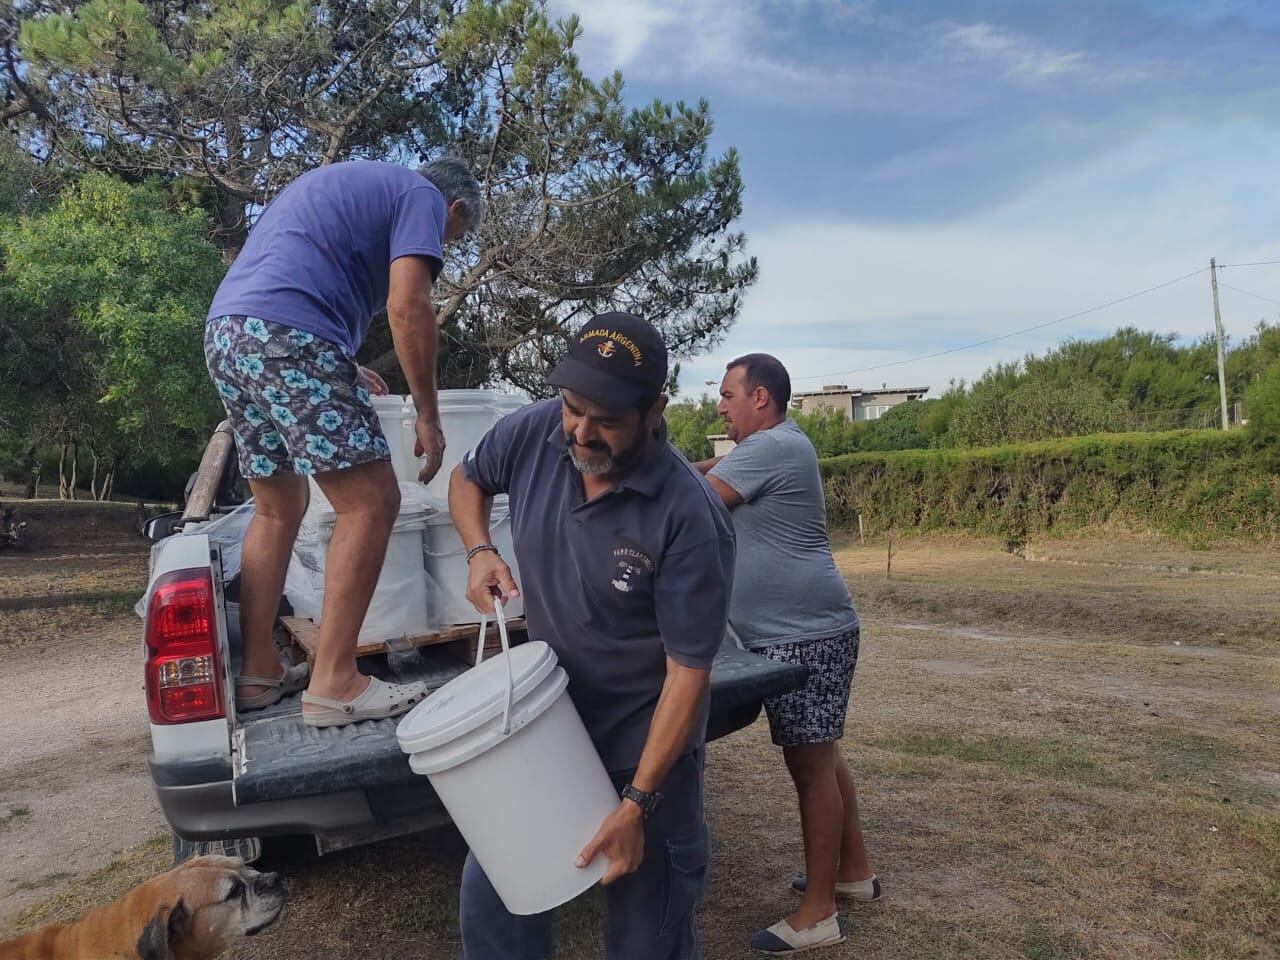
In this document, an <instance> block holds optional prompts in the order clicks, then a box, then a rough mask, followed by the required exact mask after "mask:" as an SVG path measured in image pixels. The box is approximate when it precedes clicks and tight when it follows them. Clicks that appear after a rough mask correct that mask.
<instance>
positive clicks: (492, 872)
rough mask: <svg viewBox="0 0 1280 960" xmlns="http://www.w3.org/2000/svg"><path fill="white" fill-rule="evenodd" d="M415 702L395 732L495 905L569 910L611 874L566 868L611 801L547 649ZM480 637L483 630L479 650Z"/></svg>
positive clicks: (501, 660) (483, 668)
mask: <svg viewBox="0 0 1280 960" xmlns="http://www.w3.org/2000/svg"><path fill="white" fill-rule="evenodd" d="M498 624H499V633H500V634H501V636H502V643H503V650H504V652H503V653H501V654H499V655H497V656H495V657H493V658H492V659H490V660H487V661H484V662H483V663H477V665H476V666H475V667H474V668H473V669H471V670H468V671H467V672H466V673H464V674H462V676H460V677H457V678H456V679H454V680H452V681H450V682H449V683H447V684H446V685H445V686H443V687H441V688H440V689H439V690H437V691H436V692H435V693H433V694H431V696H429V697H427V699H426V700H424V701H423V702H422V703H420V704H418V706H416V707H415V708H414V709H413V710H412V711H411V712H410V713H409V714H408V716H406V717H405V718H404V719H403V720H402V721H401V722H400V725H399V727H398V728H397V730H396V736H397V738H398V740H399V742H400V749H401V750H403V751H404V752H405V753H407V754H409V766H410V768H411V769H412V770H413V771H414V772H415V773H420V774H424V775H426V777H427V778H428V779H429V780H430V781H431V786H432V787H433V788H434V790H435V792H436V794H437V795H438V796H439V797H440V800H441V802H442V803H443V804H444V806H445V809H446V810H448V811H449V816H450V817H452V818H453V822H454V823H455V824H456V825H457V827H458V830H459V831H460V832H461V833H462V836H463V837H464V838H465V839H466V841H467V844H468V845H469V846H470V847H471V852H472V853H474V854H475V857H476V860H477V861H478V862H479V864H480V866H481V867H482V868H483V869H484V872H485V874H486V875H487V876H488V877H489V881H490V882H491V883H492V884H493V888H494V890H495V891H497V894H498V896H499V897H500V898H501V899H502V902H503V904H505V905H506V908H507V909H508V910H510V911H511V912H512V913H515V914H518V915H522V916H527V915H530V914H535V913H542V912H543V911H544V910H551V909H552V908H554V907H558V906H560V905H561V904H562V903H566V902H568V901H569V900H572V899H573V898H574V897H576V896H578V895H579V894H580V893H582V892H584V891H585V890H587V889H588V888H590V887H591V886H592V885H594V884H595V883H597V882H598V881H599V880H600V879H601V878H602V877H603V876H604V874H605V871H606V870H607V869H608V862H607V860H606V858H605V857H604V856H603V855H602V856H598V857H596V859H595V861H594V862H592V863H591V864H590V865H588V866H587V867H584V868H578V867H576V866H574V860H575V859H576V857H577V856H578V854H579V853H580V852H581V851H582V849H583V847H585V846H586V845H587V844H588V843H590V842H591V839H592V838H593V837H594V836H595V834H596V831H597V830H598V829H599V828H600V825H601V824H602V823H603V822H604V820H605V818H606V817H608V816H609V814H610V813H612V812H613V811H614V810H615V809H616V808H617V806H618V794H617V791H616V790H615V789H614V786H613V782H612V781H611V780H610V779H609V774H608V773H607V772H606V771H605V769H604V764H603V763H601V762H600V756H599V754H597V753H596V750H595V747H594V745H593V744H592V743H591V739H590V738H589V737H588V736H587V731H586V728H585V727H584V726H583V725H582V720H581V718H580V717H579V716H578V711H577V710H576V709H575V708H574V706H573V701H572V700H570V699H569V696H568V694H567V692H566V690H567V688H568V684H569V681H568V677H566V676H565V672H564V670H563V669H562V668H560V667H558V666H557V665H556V655H555V653H554V652H553V651H552V650H551V648H550V647H548V646H547V645H546V644H545V643H542V642H541V641H534V642H532V643H526V644H524V645H522V646H518V647H516V648H515V649H514V650H512V649H510V648H509V646H508V641H507V633H506V625H505V622H504V620H503V619H502V615H501V613H499V621H498ZM483 637H484V627H483V625H482V626H481V646H483Z"/></svg>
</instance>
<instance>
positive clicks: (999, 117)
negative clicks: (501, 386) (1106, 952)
mask: <svg viewBox="0 0 1280 960" xmlns="http://www.w3.org/2000/svg"><path fill="white" fill-rule="evenodd" d="M552 8H553V10H554V11H555V12H556V13H558V14H564V13H568V12H571V11H573V12H577V13H578V14H579V16H580V17H581V19H582V23H583V28H584V36H583V38H582V40H581V41H580V43H579V48H578V49H579V53H580V55H581V57H582V60H583V64H584V66H585V67H586V68H587V70H588V72H590V73H591V74H592V75H594V76H597V77H598V76H600V75H603V74H604V73H607V72H609V71H612V70H613V69H615V68H616V69H620V70H622V72H623V75H624V77H625V79H626V81H627V91H628V96H629V97H630V98H631V99H632V100H633V101H634V102H636V103H643V102H645V101H648V100H650V99H652V98H654V97H660V98H662V99H664V100H677V99H685V100H697V99H698V98H700V97H706V98H707V99H708V100H710V102H711V106H712V112H713V116H714V117H715V120H716V133H715V143H716V146H717V147H718V148H720V149H724V148H727V147H729V146H735V147H737V148H738V150H739V152H740V153H741V157H742V170H743V178H744V180H745V183H746V194H745V211H744V215H743V218H742V220H741V226H742V228H743V229H744V230H745V231H746V233H747V235H748V238H749V250H750V252H751V253H752V254H754V255H756V256H757V257H758V258H759V260H760V266H761V278H760V281H759V282H758V283H757V285H756V286H755V287H754V288H753V289H752V291H751V292H750V293H749V294H748V296H747V302H746V306H745V308H744V309H743V312H742V314H741V317H740V319H739V321H738V323H737V325H736V326H735V327H734V328H733V330H732V331H731V333H730V334H729V336H728V337H727V339H726V341H725V343H724V344H723V345H722V346H721V347H719V348H717V349H716V350H714V351H713V352H712V353H710V354H708V355H706V356H704V357H700V358H697V359H696V360H693V361H690V362H687V363H686V364H685V368H684V369H685V373H684V376H683V377H682V384H681V386H682V389H683V390H684V391H685V392H686V393H687V394H695V395H696V394H697V393H699V392H701V391H702V390H704V389H705V388H704V386H703V381H704V380H706V379H713V378H714V379H718V377H719V373H720V371H721V370H722V369H723V365H724V362H725V361H726V360H728V359H729V358H731V357H732V356H735V355H737V354H739V353H743V352H747V351H750V350H766V351H769V352H772V353H775V354H777V355H778V356H779V357H780V358H781V359H782V360H783V362H784V363H786V364H787V366H788V367H789V369H790V370H791V373H792V377H793V379H794V381H795V387H796V389H797V390H803V389H817V388H818V387H819V386H820V385H821V384H822V383H824V382H841V383H849V384H851V385H854V386H868V387H870V386H879V385H880V384H881V383H884V382H888V383H889V384H890V385H891V386H893V385H908V384H909V385H912V386H914V385H921V384H928V385H930V386H932V387H934V388H935V389H934V394H935V395H936V393H937V392H939V390H940V389H941V388H945V386H946V384H947V382H948V381H949V380H951V379H953V378H955V379H959V378H965V379H968V380H972V379H973V378H974V377H976V376H978V375H980V374H981V373H982V371H983V370H985V369H986V368H987V367H989V366H990V365H991V364H993V363H994V362H996V361H999V360H1009V359H1016V358H1018V357H1020V356H1022V355H1024V354H1026V353H1027V352H1039V351H1043V350H1044V349H1045V348H1047V347H1049V346H1052V345H1053V344H1055V343H1057V342H1059V341H1060V340H1061V339H1063V338H1064V337H1067V336H1077V337H1092V336H1099V335H1103V334H1105V333H1108V332H1110V331H1111V330H1113V329H1115V328H1116V327H1117V326H1120V325H1122V324H1133V325H1136V326H1139V327H1142V328H1145V329H1154V330H1160V331H1170V332H1175V333H1178V334H1179V335H1182V336H1186V337H1198V336H1199V335H1201V334H1202V333H1203V332H1206V331H1208V330H1211V329H1212V308H1211V300H1210V293H1209V281H1208V276H1207V274H1205V275H1202V276H1198V277H1195V278H1192V279H1190V280H1187V281H1184V282H1182V283H1179V284H1175V285H1173V286H1171V287H1168V288H1166V289H1164V290H1161V291H1159V292H1157V293H1154V294H1151V295H1149V296H1145V297H1142V298H1139V299H1137V300H1134V301H1132V302H1130V303H1126V304H1123V305H1120V306H1117V307H1113V308H1110V309H1108V310H1105V311H1101V312H1099V313H1095V314H1091V315H1090V316H1088V317H1084V318H1081V319H1079V320H1075V321H1071V322H1069V323H1063V324H1060V325H1057V326H1053V327H1049V328H1048V329H1046V330H1041V331H1037V332H1035V333H1030V334H1026V335H1023V336H1020V337H1017V338H1014V339H1011V340H1006V341H1002V342H1000V343H996V344H991V345H989V346H986V347H982V348H978V349H975V350H968V351H963V352H960V353H955V354H951V355H949V356H945V357H939V358H936V359H933V360H924V361H919V362H912V363H906V364H902V363H900V361H903V360H907V359H910V358H913V357H916V356H919V355H922V354H929V353H936V352H939V351H942V350H947V349H950V348H953V347H958V346H962V345H964V344H968V343H972V342H975V341H978V340H982V339H985V338H988V337H993V336H999V335H1001V334H1005V333H1008V332H1010V331H1013V330H1017V329H1021V328H1024V327H1029V326H1032V325H1034V324H1038V323H1043V322H1045V321H1048V320H1052V319H1055V318H1057V317H1061V316H1064V315H1067V314H1071V313H1075V312H1077V311H1079V310H1083V309H1086V308H1088V307H1092V306H1094V305H1096V304H1099V303H1103V302H1106V301H1108V300H1112V299H1115V298H1117V297H1121V296H1124V295H1126V294H1129V293H1132V292H1134V291H1137V290H1141V289H1143V288H1146V287H1149V286H1153V285H1155V284H1158V283H1161V282H1163V281H1165V280H1169V279H1171V278H1173V277H1177V276H1180V275H1182V274H1186V273H1188V272H1190V271H1192V270H1195V269H1197V268H1199V267H1202V266H1206V265H1207V264H1208V260H1209V257H1211V256H1216V257H1217V258H1218V260H1219V262H1226V263H1231V262H1244V261H1253V260H1268V259H1280V232H1278V230H1280V57H1277V56H1276V55H1275V51H1276V50H1277V49H1278V48H1280V4H1277V3H1274V2H1270V3H1267V2H1246V0H1216V2H1215V0H1198V2H1183V0H1171V2H1156V0H1111V2H1105V3H1104V2H1099V0H1071V2H1059V0H1052V2H1050V0H1037V2H1033V0H1006V2H995V0H988V2H980V0H973V2H951V3H940V2H928V0H922V2H912V3H903V2H900V3H892V4H891V3H884V2H876V0H850V2H844V3H840V2H834V0H792V2H773V0H736V2H733V3H729V2H723V0H590V2H588V0H579V2H577V3H574V2H566V0H553V3H552ZM1221 279H1222V280H1223V281H1224V282H1226V283H1229V284H1231V285H1232V286H1234V287H1239V288H1240V289H1243V290H1248V291H1251V292H1252V293H1254V294H1258V295H1261V296H1263V297H1268V298H1271V299H1274V300H1276V301H1280V266H1276V267H1257V268H1251V269H1244V268H1237V269H1235V270H1230V271H1226V272H1224V273H1223V275H1222V277H1221ZM1221 295H1222V309H1223V322H1224V325H1225V326H1226V328H1227V331H1228V334H1229V335H1234V336H1236V337H1242V336H1245V335H1247V334H1248V333H1249V331H1250V330H1251V329H1252V327H1253V326H1254V325H1256V324H1257V322H1258V321H1259V320H1260V319H1263V318H1264V317H1265V318H1268V319H1269V320H1271V321H1273V322H1274V321H1276V320H1277V319H1280V304H1276V303H1269V302H1267V301H1265V300H1262V299H1258V298H1257V297H1251V296H1247V295H1245V294H1242V293H1237V292H1236V291H1235V290H1232V289H1223V290H1222V294H1221ZM888 363H898V364H899V365H898V366H894V367H891V368H887V369H883V370H874V371H865V372H861V373H852V372H848V373H846V372H845V371H855V370H862V369H863V368H867V367H874V366H878V365H881V364H888Z"/></svg>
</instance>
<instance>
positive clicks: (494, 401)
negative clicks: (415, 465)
mask: <svg viewBox="0 0 1280 960" xmlns="http://www.w3.org/2000/svg"><path fill="white" fill-rule="evenodd" d="M498 397H499V394H496V393H494V392H493V391H492V390H441V391H440V394H439V399H438V401H437V402H438V403H439V405H440V424H441V426H442V427H443V428H444V444H445V446H444V460H443V461H442V462H441V464H440V472H439V473H437V474H436V475H435V477H434V478H433V479H432V481H431V482H430V483H428V484H427V493H429V494H430V495H431V496H433V497H439V498H440V499H442V500H448V499H449V474H451V473H453V468H454V467H456V466H457V465H458V464H459V463H461V462H462V458H463V457H465V456H466V455H467V453H468V451H470V450H472V449H474V448H475V446H476V444H478V443H479V442H480V439H481V437H483V436H484V435H485V434H486V433H488V432H489V428H490V427H492V426H493V425H494V424H495V423H497V422H498V420H499V418H500V417H501V416H502V409H501V407H499V405H498ZM410 452H412V448H410Z"/></svg>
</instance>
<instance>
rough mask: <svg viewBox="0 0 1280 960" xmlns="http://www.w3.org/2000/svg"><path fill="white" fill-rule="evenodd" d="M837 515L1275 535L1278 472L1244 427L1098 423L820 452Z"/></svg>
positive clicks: (914, 526) (991, 526)
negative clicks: (930, 444)
mask: <svg viewBox="0 0 1280 960" xmlns="http://www.w3.org/2000/svg"><path fill="white" fill-rule="evenodd" d="M821 467H822V475H823V478H824V480H825V483H826V492H827V511H828V516H829V519H830V522H831V524H832V525H833V526H843V527H849V526H856V524H857V517H858V514H859V513H861V514H862V517H863V522H864V524H865V525H866V527H867V529H868V531H869V532H882V531H884V530H886V529H887V528H888V527H889V526H891V525H892V526H893V527H895V528H897V529H899V530H914V531H918V532H924V531H930V530H966V531H970V532H974V533H980V534H989V535H995V536H1000V537H1005V538H1007V539H1010V540H1019V539H1023V538H1025V537H1026V536H1028V535H1030V534H1037V533H1044V532H1046V531H1050V530H1054V531H1064V532H1065V531H1070V530H1080V529H1085V528H1089V527H1098V526H1102V525H1119V526H1124V527H1126V528H1129V529H1134V530H1143V531H1156V532H1160V533H1164V534H1170V535H1173V536H1181V537H1191V538H1214V537H1228V536H1246V537H1257V538H1263V537H1274V536H1276V534H1277V533H1278V532H1280V476H1278V475H1276V474H1274V473H1271V472H1269V471H1268V470H1267V469H1266V467H1265V466H1264V464H1263V458H1262V457H1260V456H1259V455H1258V453H1257V450H1256V449H1255V447H1254V446H1253V445H1252V443H1251V440H1250V438H1249V436H1247V435H1246V434H1245V433H1244V432H1243V431H1234V432H1231V433H1224V432H1222V431H1220V430H1215V431H1191V430H1179V431H1174V432H1171V433H1128V434H1103V435H1099V436H1089V437H1073V438H1070V439H1064V440H1045V441H1040V442H1036V443H1024V444H1017V445H1013V446H1006V447H991V448H987V449H972V450H949V449H948V450H904V451H901V452H896V453H854V454H848V455H846V456H843V457H833V458H831V459H828V460H823V461H822V462H821Z"/></svg>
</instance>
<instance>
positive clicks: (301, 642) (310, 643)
mask: <svg viewBox="0 0 1280 960" xmlns="http://www.w3.org/2000/svg"><path fill="white" fill-rule="evenodd" d="M280 622H281V624H283V625H284V628H285V630H286V631H288V633H289V636H290V637H292V638H293V641H294V643H296V644H297V645H298V646H300V647H301V648H302V649H303V650H305V651H306V653H307V659H308V660H310V659H311V658H313V657H314V656H315V653H316V640H317V639H318V638H319V636H320V625H319V624H318V623H316V622H315V621H314V620H308V619H306V618H305V617H281V618H280ZM524 627H525V621H524V617H516V618H514V619H511V620H508V621H507V631H508V632H514V631H517V630H521V631H522V630H524ZM479 630H480V625H479V624H478V623H464V624H461V625H460V626H456V627H446V628H445V629H444V630H441V631H440V632H438V633H425V634H422V635H420V636H415V637H405V638H404V639H403V640H398V641H395V649H396V651H397V652H401V651H404V650H409V649H412V648H414V647H429V646H435V645H437V644H443V643H450V644H456V651H457V652H458V653H463V654H465V659H467V660H468V661H470V662H475V656H476V639H477V636H478V634H479ZM468 647H469V648H470V651H469V652H466V650H465V648H468ZM484 648H485V653H486V655H487V654H488V653H489V652H490V651H491V650H497V649H501V643H500V641H499V639H498V625H497V624H495V623H491V624H489V629H488V631H487V634H486V636H485V646H484ZM390 649H391V648H390V647H389V646H388V645H387V643H386V642H385V641H378V642H376V643H362V644H360V645H358V646H357V647H356V656H357V657H367V656H371V655H373V654H377V653H387V652H388V651H389V650H390Z"/></svg>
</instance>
